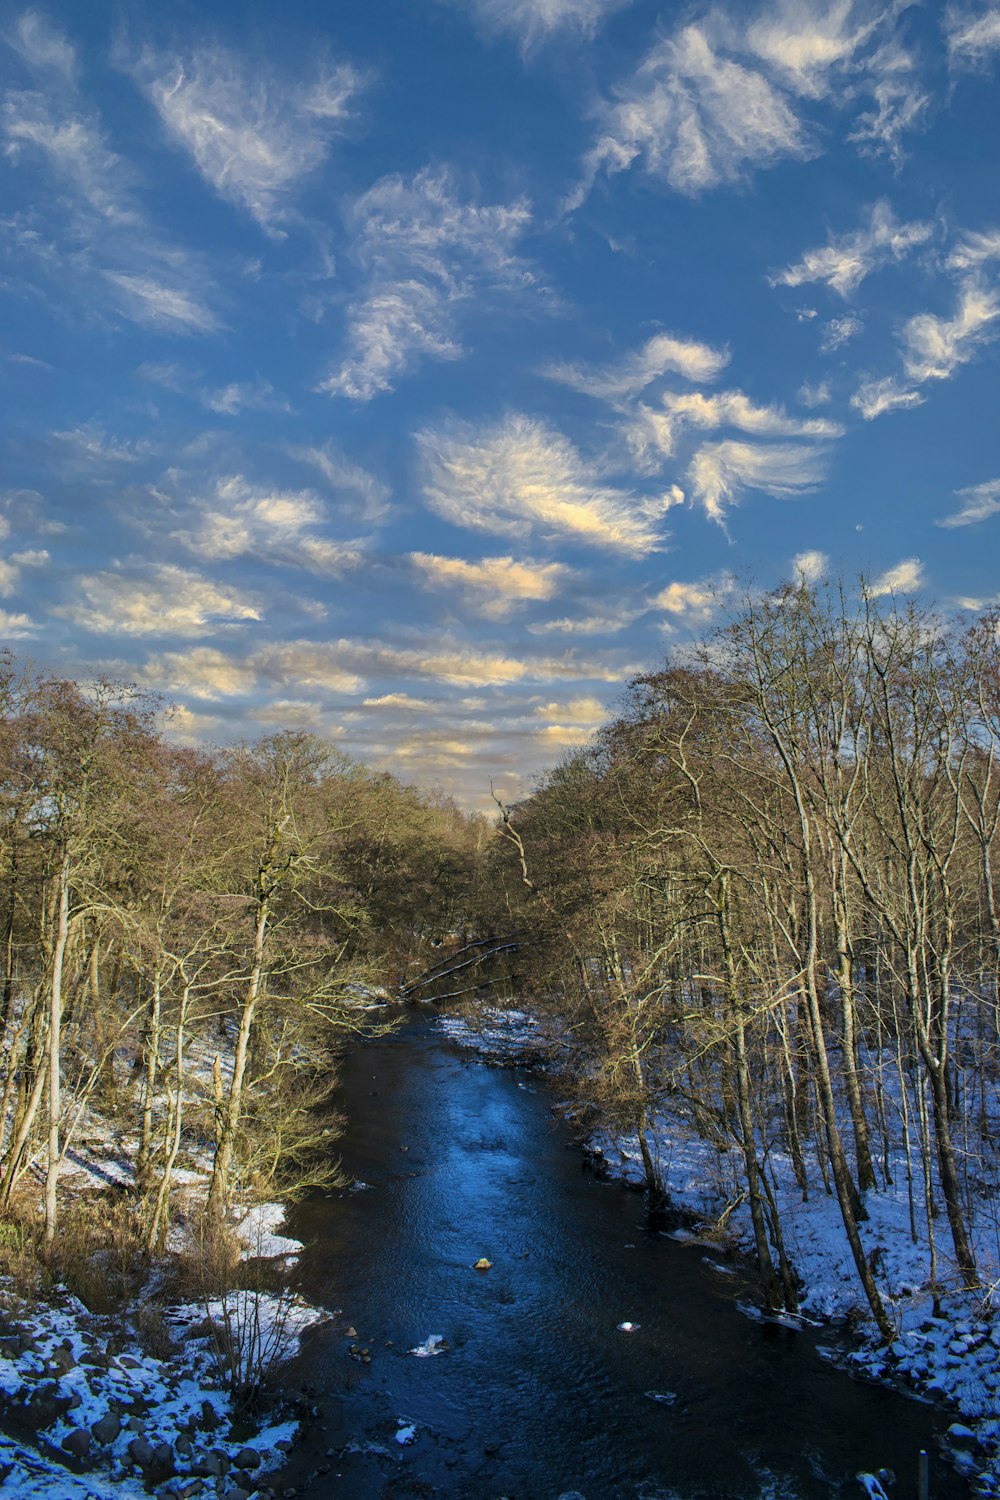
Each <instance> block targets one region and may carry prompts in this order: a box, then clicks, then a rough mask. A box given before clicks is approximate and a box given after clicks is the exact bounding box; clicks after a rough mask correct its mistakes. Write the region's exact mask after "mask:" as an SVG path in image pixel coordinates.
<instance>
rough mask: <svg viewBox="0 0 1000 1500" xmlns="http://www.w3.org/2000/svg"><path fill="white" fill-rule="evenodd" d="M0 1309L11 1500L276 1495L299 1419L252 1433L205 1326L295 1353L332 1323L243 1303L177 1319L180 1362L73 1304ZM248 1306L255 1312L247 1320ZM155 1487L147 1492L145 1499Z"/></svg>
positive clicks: (286, 1306) (237, 1299)
mask: <svg viewBox="0 0 1000 1500" xmlns="http://www.w3.org/2000/svg"><path fill="white" fill-rule="evenodd" d="M0 1290H2V1297H0V1404H2V1408H3V1418H4V1427H5V1428H6V1429H7V1433H8V1434H17V1436H13V1435H0V1479H2V1484H3V1494H4V1496H5V1500H6V1497H7V1496H11V1497H12V1500H13V1497H16V1500H54V1497H59V1500H105V1497H109V1500H119V1497H132V1496H134V1497H135V1500H138V1497H139V1496H141V1495H143V1494H148V1493H149V1490H150V1489H152V1490H153V1491H155V1493H156V1494H157V1495H160V1496H162V1497H164V1500H166V1497H171V1500H174V1497H184V1500H200V1497H203V1496H204V1497H207V1496H210V1495H211V1496H216V1495H219V1494H221V1495H223V1496H225V1497H227V1500H240V1497H242V1496H245V1495H247V1494H249V1493H250V1491H251V1490H256V1491H258V1492H259V1493H261V1494H262V1495H266V1494H267V1483H266V1478H265V1476H266V1475H267V1473H268V1472H270V1471H271V1470H273V1469H274V1468H276V1467H278V1466H279V1465H280V1464H281V1463H282V1462H283V1461H284V1456H285V1452H286V1451H287V1449H288V1448H289V1447H290V1446H291V1443H292V1440H293V1438H294V1436H295V1432H296V1428H297V1421H296V1420H295V1419H289V1420H282V1421H279V1422H265V1423H263V1424H262V1425H260V1426H258V1427H255V1428H253V1429H251V1430H247V1427H246V1423H245V1422H242V1423H241V1422H240V1420H239V1419H238V1417H237V1414H236V1412H235V1411H234V1407H233V1403H232V1401H231V1399H230V1396H229V1394H228V1392H227V1390H226V1389H225V1388H224V1385H223V1382H222V1379H221V1372H220V1370H219V1365H218V1358H217V1354H216V1340H215V1338H214V1337H213V1336H212V1332H211V1329H210V1328H209V1326H208V1323H207V1320H208V1318H209V1317H212V1318H214V1319H215V1320H217V1322H218V1323H221V1322H222V1320H223V1318H224V1315H225V1314H228V1315H229V1317H230V1320H231V1321H232V1320H233V1319H235V1320H236V1322H237V1325H238V1326H239V1327H240V1328H243V1327H247V1326H252V1327H253V1328H254V1329H256V1330H257V1336H258V1338H259V1339H261V1340H262V1341H263V1343H264V1346H265V1350H266V1349H267V1348H272V1347H274V1348H277V1347H279V1345H280V1347H281V1348H282V1350H287V1352H288V1353H293V1352H294V1349H295V1347H296V1346H297V1343H298V1339H299V1338H300V1336H301V1334H302V1332H303V1331H304V1330H305V1329H306V1328H307V1327H309V1326H310V1325H311V1324H312V1323H315V1322H316V1321H318V1320H319V1319H320V1318H321V1317H322V1314H320V1313H318V1312H317V1310H316V1309H315V1308H310V1307H308V1306H306V1305H305V1304H303V1303H301V1302H299V1301H297V1300H293V1299H283V1298H275V1297H273V1296H268V1295H266V1294H264V1295H262V1296H261V1298H260V1299H259V1300H257V1299H256V1297H255V1294H251V1293H246V1292H244V1293H238V1294H233V1296H232V1298H231V1299H227V1305H226V1307H225V1308H224V1307H223V1305H222V1304H221V1303H216V1304H210V1305H209V1306H208V1307H205V1306H201V1305H193V1306H188V1307H184V1308H177V1309H175V1310H173V1313H172V1314H171V1316H170V1318H169V1320H168V1321H169V1322H170V1325H171V1330H172V1332H173V1334H174V1337H175V1339H176V1352H173V1353H170V1354H167V1355H165V1356H164V1357H159V1358H158V1357H155V1356H153V1355H152V1354H149V1353H147V1352H145V1351H144V1350H143V1348H142V1346H141V1343H140V1341H139V1339H138V1337H137V1336H136V1333H135V1330H134V1329H130V1328H129V1327H128V1325H127V1324H126V1325H125V1331H124V1333H123V1331H122V1328H123V1325H122V1320H121V1319H112V1318H107V1317H96V1316H94V1315H93V1314H91V1313H89V1312H87V1310H86V1309H85V1308H84V1307H83V1305H82V1304H81V1303H80V1302H78V1301H77V1300H76V1299H74V1298H72V1297H70V1296H68V1295H65V1296H63V1297H61V1298H59V1299H57V1300H56V1301H55V1302H54V1303H52V1304H42V1305H38V1304H28V1303H19V1302H18V1300H17V1299H16V1297H15V1296H14V1295H13V1294H12V1293H11V1292H10V1290H9V1289H0ZM251 1299H252V1300H253V1304H254V1305H253V1306H251ZM146 1486H148V1488H146Z"/></svg>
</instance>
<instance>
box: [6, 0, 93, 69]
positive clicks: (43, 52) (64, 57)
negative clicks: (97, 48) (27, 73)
mask: <svg viewBox="0 0 1000 1500" xmlns="http://www.w3.org/2000/svg"><path fill="white" fill-rule="evenodd" d="M8 40H9V42H10V44H11V46H12V47H13V48H14V50H15V51H16V52H18V53H20V55H21V57H23V59H24V61H25V62H26V63H28V64H29V65H30V66H31V67H33V68H44V69H51V70H52V71H54V72H56V73H59V74H61V75H62V77H63V78H64V79H67V80H68V81H70V82H72V80H73V78H74V76H75V74H76V52H75V50H74V48H73V45H72V43H71V42H70V41H69V39H68V38H67V37H66V35H65V34H64V33H63V32H61V31H57V30H56V28H55V27H54V26H53V25H51V23H50V22H49V21H48V20H47V19H46V18H45V17H44V16H40V15H39V14H38V12H37V11H36V10H26V11H25V12H24V14H23V15H22V16H20V17H19V18H18V20H17V21H16V22H15V24H14V27H13V30H12V31H11V32H10V33H9V34H8Z"/></svg>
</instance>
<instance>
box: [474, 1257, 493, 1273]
mask: <svg viewBox="0 0 1000 1500" xmlns="http://www.w3.org/2000/svg"><path fill="white" fill-rule="evenodd" d="M492 1265H493V1262H492V1261H491V1260H487V1259H486V1256H485V1255H481V1256H480V1257H479V1259H478V1260H477V1261H476V1264H475V1265H474V1266H473V1268H472V1269H473V1270H474V1271H489V1270H490V1269H491V1268H492Z"/></svg>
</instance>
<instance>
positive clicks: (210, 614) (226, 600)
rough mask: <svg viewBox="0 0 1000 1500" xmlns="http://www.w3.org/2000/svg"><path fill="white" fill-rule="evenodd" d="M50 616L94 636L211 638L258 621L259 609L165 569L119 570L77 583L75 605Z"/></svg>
mask: <svg viewBox="0 0 1000 1500" xmlns="http://www.w3.org/2000/svg"><path fill="white" fill-rule="evenodd" d="M53 613H55V614H57V615H63V616H65V617H66V618H67V619H69V620H72V621H73V623H74V624H75V625H79V626H80V627H81V628H82V629H84V630H88V631H91V632H92V633H93V634H95V635H126V636H147V635H148V636H171V635H176V636H182V637H186V638H190V639H194V638H197V637H198V636H205V635H211V634H212V633H213V632H214V631H215V630H218V629H219V628H221V627H224V626H229V625H238V624H242V623H244V622H246V621H249V620H259V619H260V617H261V615H260V606H259V604H258V603H257V602H256V601H255V600H254V599H253V598H252V597H251V596H250V595H249V594H246V593H244V592H243V590H241V589H236V588H228V587H226V586H225V585H223V584H221V583H217V582H215V581H214V580H213V579H211V578H206V577H205V576H204V574H202V573H195V572H192V571H191V570H190V569H187V568H178V567H175V566H173V565H171V564H169V563H160V564H152V565H142V564H139V563H130V564H119V565H118V566H117V567H115V568H109V569H105V570H104V571H102V572H99V573H90V574H85V575H84V576H83V577H82V578H81V579H80V581H79V597H78V598H77V600H75V601H73V602H71V603H68V604H64V605H60V606H59V607H58V608H56V609H55V610H54V611H53Z"/></svg>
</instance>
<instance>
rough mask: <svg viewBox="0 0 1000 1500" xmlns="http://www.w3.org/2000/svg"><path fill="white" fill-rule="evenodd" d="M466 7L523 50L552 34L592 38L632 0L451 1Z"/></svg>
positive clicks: (531, 48)
mask: <svg viewBox="0 0 1000 1500" xmlns="http://www.w3.org/2000/svg"><path fill="white" fill-rule="evenodd" d="M450 3H451V4H453V5H460V6H461V7H462V8H463V9H465V10H468V11H469V12H470V13H471V15H472V16H473V18H474V19H475V21H476V22H477V23H478V24H479V25H480V26H481V27H482V28H483V30H484V31H487V32H491V33H501V32H509V33H510V34H511V35H512V36H514V37H516V38H517V40H518V42H519V43H520V45H521V48H522V50H523V51H524V52H533V51H534V50H535V49H536V48H537V47H539V46H541V45H542V44H543V43H544V42H547V41H548V40H549V39H550V38H552V37H554V36H557V35H558V36H564V35H565V34H566V33H576V34H577V35H578V36H583V37H592V36H594V35H595V33H596V32H597V31H598V29H599V28H600V27H601V26H602V25H603V24H604V22H605V21H606V20H607V18H608V16H610V15H612V14H613V13H614V12H615V11H616V10H621V9H622V8H623V6H625V5H628V4H630V3H631V0H450Z"/></svg>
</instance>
